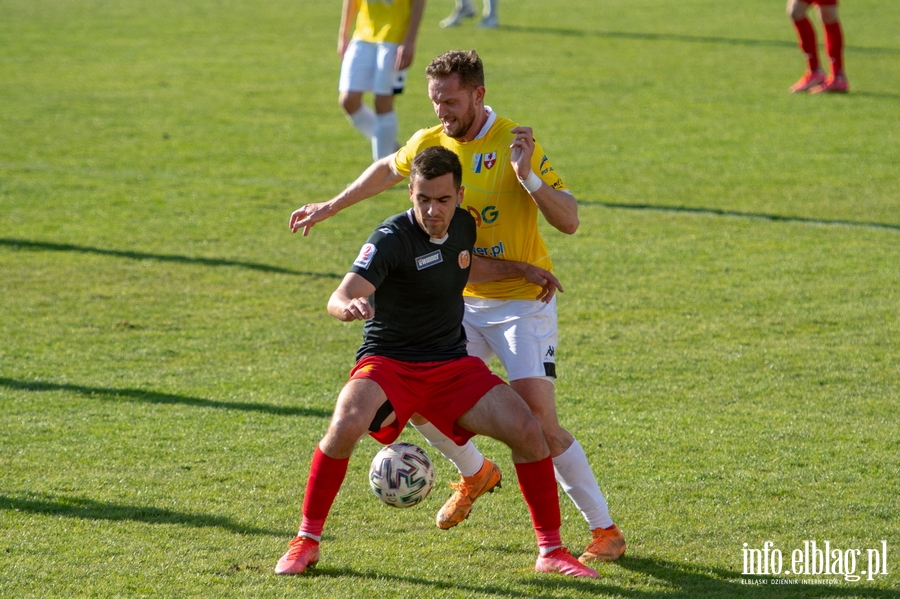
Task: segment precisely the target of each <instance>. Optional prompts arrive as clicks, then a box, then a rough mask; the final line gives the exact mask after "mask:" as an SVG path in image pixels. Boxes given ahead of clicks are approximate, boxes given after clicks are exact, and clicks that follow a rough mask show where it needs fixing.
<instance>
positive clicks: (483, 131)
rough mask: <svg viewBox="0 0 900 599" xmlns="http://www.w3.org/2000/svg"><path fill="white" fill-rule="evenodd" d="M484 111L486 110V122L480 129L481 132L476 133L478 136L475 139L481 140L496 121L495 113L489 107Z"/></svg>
mask: <svg viewBox="0 0 900 599" xmlns="http://www.w3.org/2000/svg"><path fill="white" fill-rule="evenodd" d="M484 109H485V110H487V113H488V119H487V121H485V123H484V127H482V128H481V131H479V132H478V135H476V136H475V139H481V138H482V137H484V136H485V135H487V132H488V131H490V130H491V127H493V126H494V123H495V122H496V121H497V113H496V112H494V109H493V108H491V107H490V106H485V107H484ZM475 139H473V140H472V141H475Z"/></svg>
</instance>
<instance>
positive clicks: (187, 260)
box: [0, 237, 343, 279]
mask: <svg viewBox="0 0 900 599" xmlns="http://www.w3.org/2000/svg"><path fill="white" fill-rule="evenodd" d="M4 245H5V246H8V247H11V248H14V249H19V250H32V251H43V252H75V253H82V254H98V255H101V256H114V257H116V258H128V259H129V260H156V261H159V262H176V263H180V264H200V265H203V266H233V267H238V268H246V269H249V270H257V271H260V272H267V273H274V274H283V275H295V276H303V277H316V278H325V279H340V278H342V277H343V275H341V274H337V273H330V272H325V273H320V272H308V271H299V270H292V269H290V268H283V267H281V266H272V265H271V264H260V263H258V262H244V261H242V260H230V259H227V258H202V257H191V256H181V255H178V254H154V253H150V252H135V251H127V250H110V249H104V248H96V247H91V246H85V245H74V244H71V243H51V242H46V241H30V240H27V239H10V238H3V237H0V246H4Z"/></svg>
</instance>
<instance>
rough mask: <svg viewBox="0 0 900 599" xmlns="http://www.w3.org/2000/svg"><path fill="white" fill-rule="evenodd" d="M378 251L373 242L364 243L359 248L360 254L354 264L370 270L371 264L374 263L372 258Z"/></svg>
mask: <svg viewBox="0 0 900 599" xmlns="http://www.w3.org/2000/svg"><path fill="white" fill-rule="evenodd" d="M377 251H378V249H377V248H376V247H375V246H374V245H372V244H371V243H366V244H364V245H363V246H362V248H360V250H359V256H357V257H356V260H354V261H353V266H358V267H359V268H365V269H366V270H369V265H370V264H372V258H374V257H375V252H377Z"/></svg>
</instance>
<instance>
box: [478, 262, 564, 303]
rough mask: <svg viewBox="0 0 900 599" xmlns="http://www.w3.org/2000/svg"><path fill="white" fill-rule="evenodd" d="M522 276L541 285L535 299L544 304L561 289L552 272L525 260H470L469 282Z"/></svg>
mask: <svg viewBox="0 0 900 599" xmlns="http://www.w3.org/2000/svg"><path fill="white" fill-rule="evenodd" d="M523 277H524V278H525V279H526V280H528V281H530V282H532V283H534V284H535V285H540V286H541V292H540V293H539V294H538V296H537V297H536V298H535V299H537V300H540V301H542V302H544V303H545V304H546V303H549V302H550V300H551V299H553V296H554V295H555V294H556V292H557V291H563V288H562V285H561V284H560V282H559V279H557V278H556V277H555V276H553V273H552V272H550V271H549V270H546V269H544V268H541V267H539V266H534V265H533V264H528V263H527V262H515V261H514V260H495V259H493V258H484V257H482V256H475V257H474V259H473V260H472V268H471V269H470V270H469V283H487V282H489V281H502V280H504V279H519V278H523Z"/></svg>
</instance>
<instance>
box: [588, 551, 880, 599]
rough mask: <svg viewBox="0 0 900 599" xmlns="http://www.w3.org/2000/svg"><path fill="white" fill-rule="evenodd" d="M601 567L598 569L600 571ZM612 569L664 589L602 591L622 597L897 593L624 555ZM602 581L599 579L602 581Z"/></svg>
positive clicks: (803, 598)
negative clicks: (745, 574) (658, 585)
mask: <svg viewBox="0 0 900 599" xmlns="http://www.w3.org/2000/svg"><path fill="white" fill-rule="evenodd" d="M735 553H736V558H735V559H738V560H739V559H741V552H740V551H736V552H735ZM603 567H604V566H601V568H603ZM615 567H620V568H624V569H626V570H630V571H632V572H634V573H636V574H639V575H641V576H642V577H645V578H647V579H650V580H654V581H657V584H660V583H661V584H662V585H663V586H665V589H664V590H660V591H641V590H636V589H621V588H618V587H612V586H608V587H606V588H604V589H602V590H605V591H607V592H609V593H611V594H615V595H617V596H621V597H635V598H642V597H648V598H650V597H663V596H664V597H666V598H675V599H693V598H694V597H706V596H710V597H729V599H731V598H736V599H741V598H743V597H746V598H748V599H749V598H753V599H759V597H764V596H770V595H772V594H777V596H778V597H788V598H791V599H812V598H814V597H835V598H839V597H848V598H849V597H867V598H869V599H888V598H893V599H895V598H896V597H897V593H896V591H889V590H885V589H878V588H874V587H872V586H869V585H867V584H866V583H865V582H864V581H860V582H847V581H844V579H843V577H842V576H840V575H834V576H800V577H797V576H793V575H790V576H771V577H768V576H744V575H743V574H742V573H741V572H737V571H733V570H726V569H723V568H711V567H707V566H703V565H702V564H692V563H690V562H671V561H667V560H661V559H653V558H646V557H629V556H628V555H625V556H624V557H622V558H620V559H619V560H618V561H616V562H615ZM801 579H808V580H810V581H812V582H813V584H802V583H799V582H798V583H797V584H793V583H790V584H772V581H773V580H796V581H799V580H801ZM825 579H828V580H839V581H840V582H839V583H838V584H822V581H823V580H825ZM601 580H602V578H601ZM750 580H754V581H759V580H767V581H768V582H767V584H746V582H745V581H750Z"/></svg>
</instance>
